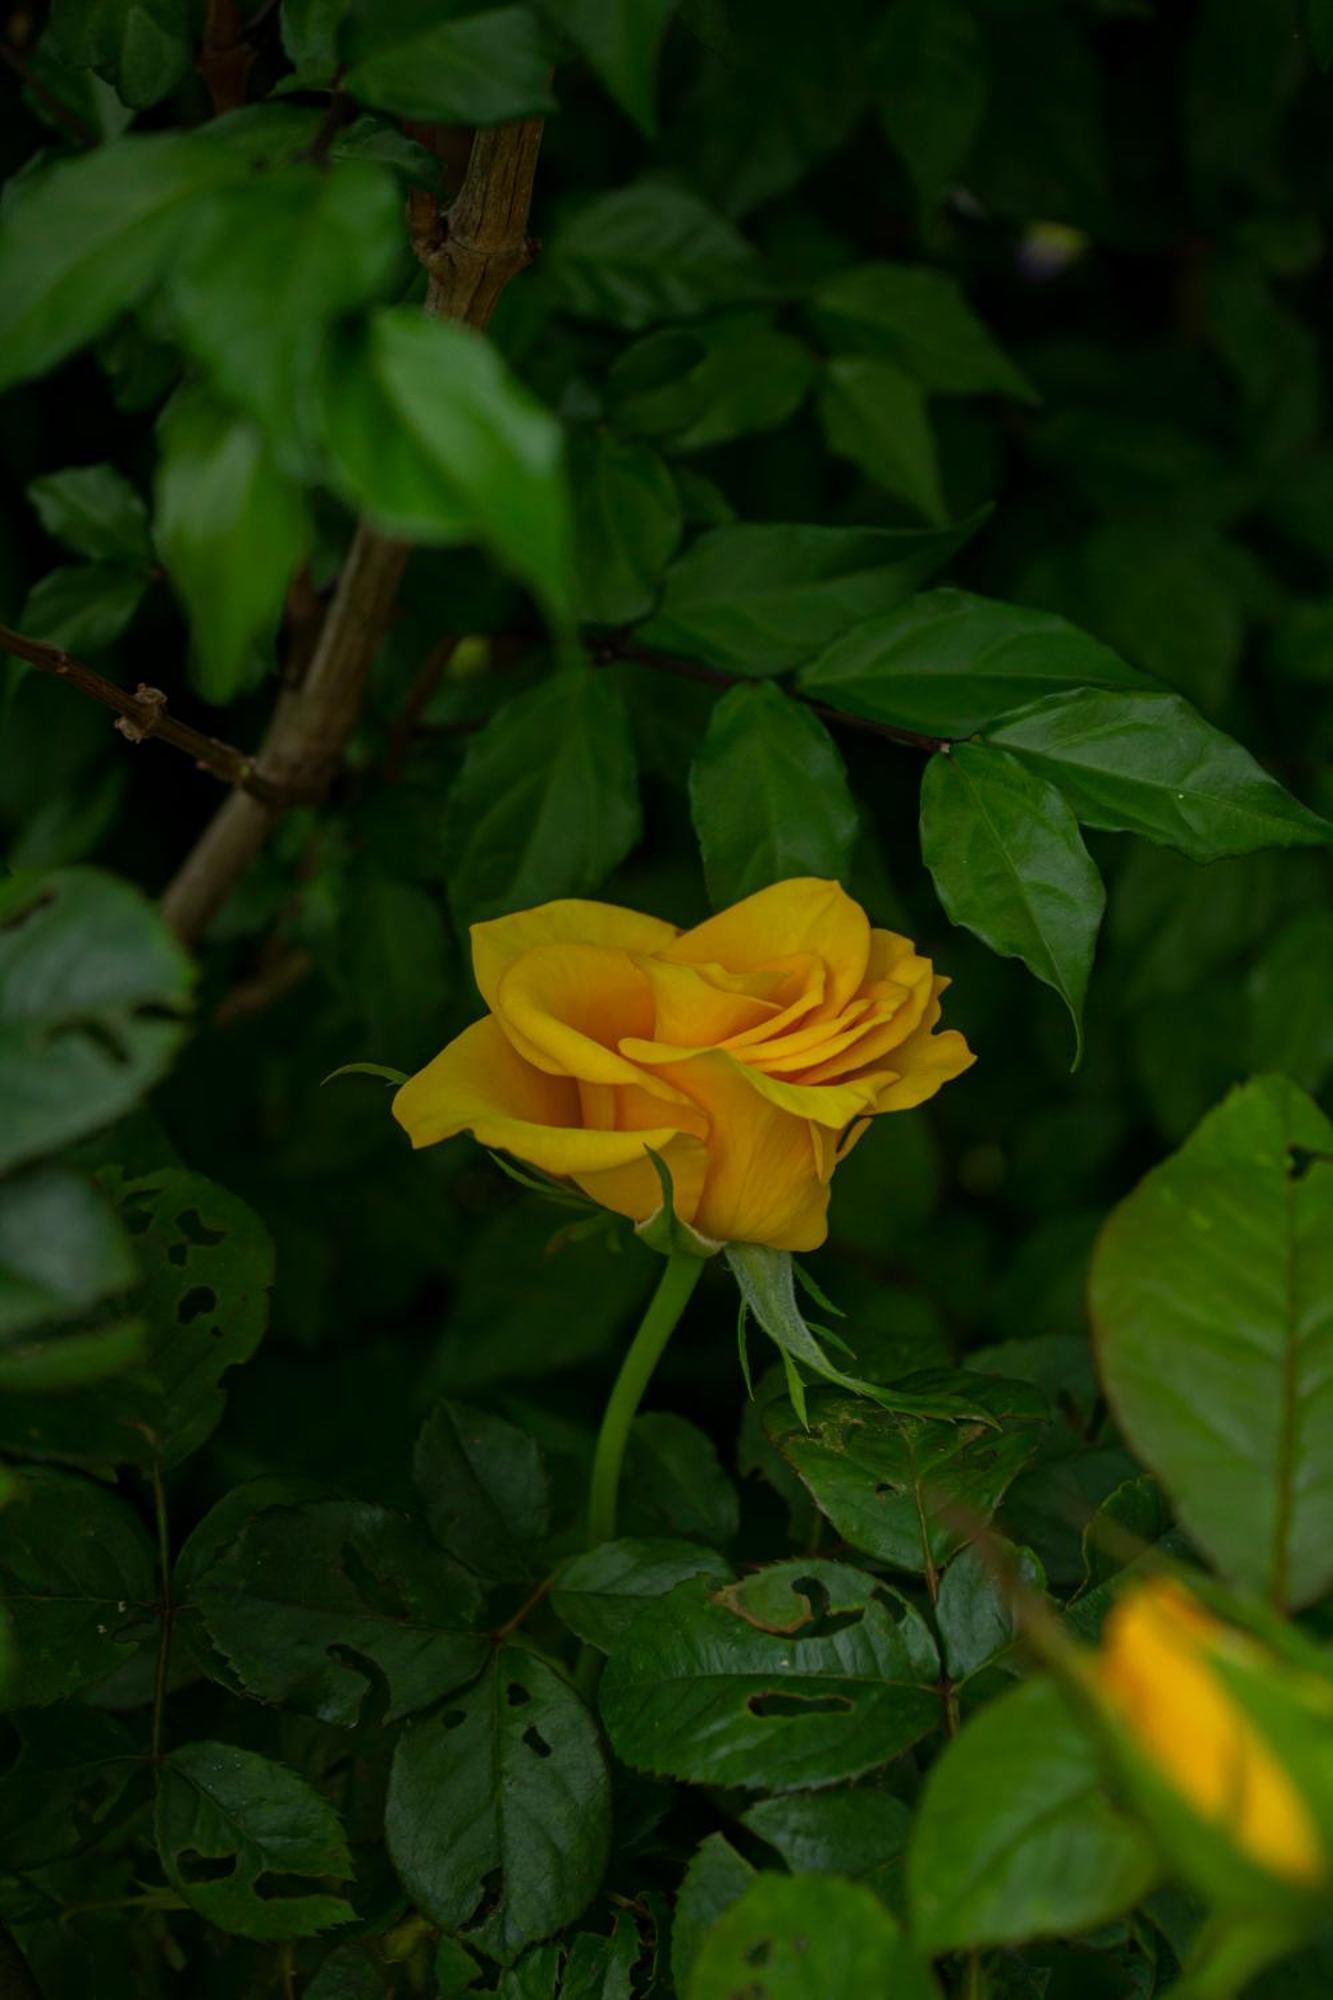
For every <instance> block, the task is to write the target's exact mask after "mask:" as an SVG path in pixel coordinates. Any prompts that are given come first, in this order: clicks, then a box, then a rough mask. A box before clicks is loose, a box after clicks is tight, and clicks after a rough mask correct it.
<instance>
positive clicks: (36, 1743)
mask: <svg viewBox="0 0 1333 2000" xmlns="http://www.w3.org/2000/svg"><path fill="white" fill-rule="evenodd" d="M11 1726H12V1728H13V1729H14V1731H15V1733H16V1735H17V1738H18V1749H17V1754H16V1755H15V1756H14V1757H13V1759H12V1761H11V1762H10V1763H9V1764H8V1765H7V1766H6V1769H5V1772H4V1775H3V1777H0V1866H3V1867H4V1868H6V1869H14V1870H17V1869H30V1868H39V1867H41V1866H42V1865H43V1864H44V1863H46V1862H51V1861H60V1860H63V1859H65V1858H66V1857H67V1856H72V1855H75V1854H77V1852H78V1850H79V1849H80V1848H81V1847H82V1846H83V1844H84V1842H85V1841H86V1840H87V1839H88V1837H89V1834H90V1833H93V1834H95V1832H96V1831H97V1830H98V1829H99V1828H100V1827H101V1826H102V1824H103V1823H104V1822H105V1820H106V1818H107V1816H108V1814H109V1813H110V1812H111V1810H112V1808H113V1807H114V1806H115V1804H116V1802H117V1800H118V1799H119V1797H120V1795H121V1794H122V1792H123V1791H124V1790H125V1787H126V1785H127V1784H128V1783H129V1781H130V1779H131V1777H132V1776H133V1775H134V1771H135V1767H136V1764H137V1763H138V1746H137V1744H136V1742H135V1738H134V1736H133V1735H132V1733H131V1732H130V1730H129V1729H127V1728H126V1726H125V1724H124V1723H123V1722H120V1721H118V1720H117V1719H116V1718H115V1717H114V1716H111V1715H104V1714H102V1713H100V1712H99V1711H98V1710H97V1709H95V1708H89V1707H87V1706H86V1705H85V1704H83V1703H81V1702H69V1703H66V1704H64V1705H62V1706H61V1707H59V1708H55V1709H40V1708H30V1709H26V1710H24V1711H23V1713H22V1714H20V1715H17V1716H15V1717H14V1718H13V1720H12V1724H11Z"/></svg>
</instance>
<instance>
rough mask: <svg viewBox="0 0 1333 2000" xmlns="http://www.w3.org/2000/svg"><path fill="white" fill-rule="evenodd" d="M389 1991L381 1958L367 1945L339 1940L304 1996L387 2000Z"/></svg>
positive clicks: (329, 1999) (307, 1998)
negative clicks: (340, 1942) (373, 1953)
mask: <svg viewBox="0 0 1333 2000" xmlns="http://www.w3.org/2000/svg"><path fill="white" fill-rule="evenodd" d="M387 1993H388V1988H387V1987H386V1986H385V1984H384V1972H383V1968H382V1967H381V1965H380V1962H379V1960H378V1958H372V1957H371V1956H370V1953H369V1952H368V1951H367V1949H366V1947H365V1946H364V1945H360V1944H340V1945H337V1946H335V1948H334V1949H333V1950H332V1951H331V1952H330V1953H329V1955H328V1957H327V1958H326V1959H325V1960H324V1963H323V1964H322V1965H321V1966H320V1968H319V1971H318V1972H317V1973H316V1974H315V1976H314V1978H313V1979H312V1980H311V1981H310V1984H309V1985H308V1986H307V1987H306V1989H305V1993H304V1995H303V2000H385V1996H386V1994H387Z"/></svg>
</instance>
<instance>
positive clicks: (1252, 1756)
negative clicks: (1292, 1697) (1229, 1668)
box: [1093, 1577, 1329, 1887]
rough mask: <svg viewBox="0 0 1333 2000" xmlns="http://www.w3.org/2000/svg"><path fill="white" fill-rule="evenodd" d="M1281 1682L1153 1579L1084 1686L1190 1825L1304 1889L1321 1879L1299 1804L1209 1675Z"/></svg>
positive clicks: (1166, 1583) (1121, 1610)
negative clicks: (1194, 1819)
mask: <svg viewBox="0 0 1333 2000" xmlns="http://www.w3.org/2000/svg"><path fill="white" fill-rule="evenodd" d="M1228 1660H1229V1661H1231V1662H1233V1663H1234V1664H1235V1665H1236V1666H1237V1667H1240V1668H1245V1667H1248V1668H1251V1669H1255V1668H1257V1669H1259V1670H1260V1671H1266V1672H1267V1673H1269V1674H1281V1673H1282V1669H1281V1667H1280V1664H1279V1663H1278V1662H1277V1661H1276V1660H1275V1659H1272V1658H1271V1657H1270V1656H1269V1655H1268V1654H1267V1653H1265V1652H1264V1651H1263V1650H1262V1649H1261V1648H1260V1647H1258V1646H1257V1645H1255V1643H1254V1641H1253V1640H1251V1639H1248V1638H1246V1637H1245V1635H1244V1634H1243V1633H1240V1632H1236V1631H1233V1630H1232V1629H1231V1628H1230V1627H1229V1626H1227V1625H1223V1624H1222V1623H1221V1622H1220V1621H1219V1620H1218V1619H1216V1618H1214V1617H1212V1616H1211V1615H1210V1613H1208V1612H1207V1611H1205V1610H1204V1609H1203V1607H1202V1605H1200V1604H1199V1603H1198V1602H1197V1600H1196V1599H1195V1598H1193V1597H1192V1596H1191V1595H1190V1594H1189V1592H1188V1591H1187V1590H1185V1589H1184V1588H1183V1587H1182V1586H1181V1585H1180V1584H1178V1583H1175V1582H1173V1581H1172V1580H1171V1579H1169V1578H1166V1577H1157V1578H1154V1579H1153V1580H1152V1581H1151V1582H1150V1583H1146V1584H1143V1585H1141V1586H1140V1587H1139V1588H1138V1589H1137V1590H1134V1591H1132V1592H1131V1593H1130V1594H1129V1595H1127V1596H1126V1597H1124V1598H1122V1599H1121V1601H1120V1603H1119V1604H1117V1605H1116V1607H1115V1609H1114V1610H1113V1611H1112V1612H1111V1614H1110V1616H1109V1617H1108V1619H1107V1621H1106V1625H1105V1628H1104V1630H1103V1634H1102V1649H1101V1652H1100V1654H1099V1655H1098V1658H1097V1661H1096V1665H1095V1667H1094V1669H1093V1677H1094V1681H1095V1684H1096V1686H1097V1688H1098V1690H1099V1692H1100V1694H1101V1695H1102V1697H1103V1699H1104V1700H1105V1701H1106V1702H1107V1704H1108V1706H1109V1707H1110V1709H1111V1712H1112V1714H1113V1715H1114V1716H1115V1717H1116V1719H1117V1720H1118V1721H1119V1722H1120V1724H1121V1725H1122V1726H1123V1727H1124V1728H1125V1730H1126V1731H1127V1733H1128V1735H1129V1737H1130V1739H1131V1741H1132V1742H1133V1743H1134V1744H1135V1746H1136V1748H1137V1749H1138V1751H1139V1753H1140V1755H1141V1756H1142V1757H1143V1758H1144V1759H1145V1760H1146V1762H1147V1763H1148V1764H1149V1766H1150V1767H1151V1768H1152V1769H1153V1771H1154V1772H1155V1773H1156V1775H1157V1776H1158V1777H1159V1778H1160V1779H1162V1780H1164V1781H1165V1782H1166V1783H1167V1784H1168V1785H1169V1786H1170V1787H1171V1788H1172V1789H1173V1790H1174V1791H1175V1792H1176V1793H1177V1794H1178V1795H1179V1796H1180V1797H1181V1798H1182V1799H1183V1800H1184V1801H1185V1803H1186V1804H1187V1805H1188V1806H1189V1807H1190V1808H1191V1809H1192V1810H1193V1811H1194V1812H1195V1813H1196V1814H1197V1815H1198V1817H1199V1818H1200V1819H1201V1820H1204V1821H1207V1822H1208V1823H1210V1824H1211V1825H1213V1826H1215V1827H1216V1828H1217V1830H1218V1831H1219V1832H1220V1833H1221V1834H1222V1835H1223V1836H1224V1837H1225V1838H1226V1839H1228V1840H1229V1841H1230V1842H1231V1843H1232V1844H1233V1845H1234V1846H1235V1847H1238V1848H1239V1849H1240V1850H1241V1851H1242V1853H1244V1854H1245V1855H1246V1856H1247V1857H1248V1858H1249V1859H1250V1860H1251V1861H1254V1862H1257V1863H1258V1865H1259V1866H1260V1867H1261V1868H1264V1869H1266V1870H1267V1871H1268V1873H1269V1874H1270V1875H1276V1876H1279V1877H1281V1878H1282V1879H1283V1880H1284V1881H1288V1882H1294V1883H1297V1884H1300V1885H1301V1886H1303V1887H1308V1886H1310V1885H1312V1884H1317V1883H1320V1882H1322V1881H1323V1880H1324V1879H1325V1878H1326V1877H1327V1875H1328V1872H1329V1861H1328V1857H1327V1855H1326V1854H1325V1851H1324V1844H1323V1841H1322V1840H1321V1838H1320V1835H1319V1831H1318V1828H1317V1827H1316V1825H1315V1821H1314V1818H1313V1815H1312V1814H1311V1811H1310V1808H1309V1806H1308V1805H1307V1804H1306V1802H1305V1799H1304V1798H1303V1797H1302V1795H1301V1793H1300V1792H1299V1791H1298V1790H1297V1788H1296V1785H1295V1784H1294V1783H1293V1781H1292V1779H1291V1778H1290V1777H1289V1776H1288V1773H1287V1771H1286V1769H1285V1767H1284V1766H1283V1765H1282V1763H1280V1762H1279V1760H1278V1758H1277V1757H1276V1755H1275V1754H1274V1752H1273V1750H1272V1749H1271V1748H1270V1747H1269V1745H1268V1743H1267V1742H1266V1741H1265V1739H1264V1737H1263V1736H1262V1735H1261V1734H1260V1732H1259V1730H1258V1728H1257V1727H1256V1726H1255V1724H1254V1723H1253V1722H1252V1721H1251V1719H1250V1717H1249V1715H1248V1714H1247V1713H1246V1711H1245V1710H1244V1709H1243V1708H1242V1707H1241V1705H1240V1702H1239V1701H1238V1700H1237V1698H1236V1696H1235V1695H1234V1694H1233V1693H1232V1691H1231V1689H1230V1688H1229V1687H1228V1686H1227V1684H1226V1681H1225V1679H1224V1678H1223V1676H1222V1674H1220V1673H1219V1671H1218V1665H1219V1663H1220V1662H1225V1661H1228Z"/></svg>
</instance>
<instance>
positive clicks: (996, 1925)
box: [908, 1680, 1157, 1953]
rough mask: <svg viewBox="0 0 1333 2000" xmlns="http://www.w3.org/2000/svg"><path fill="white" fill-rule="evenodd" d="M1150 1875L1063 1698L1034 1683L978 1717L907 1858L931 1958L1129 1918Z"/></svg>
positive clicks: (921, 1818)
mask: <svg viewBox="0 0 1333 2000" xmlns="http://www.w3.org/2000/svg"><path fill="white" fill-rule="evenodd" d="M1156 1873H1157V1863H1156V1859H1155V1856H1154V1853H1153V1850H1152V1846H1151V1844H1150V1842H1149V1840H1148V1838H1147V1836H1146V1835H1145V1834H1144V1833H1143V1832H1141V1831H1140V1829H1139V1828H1138V1827H1137V1826H1136V1825H1135V1824H1134V1822H1133V1821H1132V1820H1130V1819H1128V1818H1126V1816H1125V1815H1124V1814H1123V1813H1121V1812H1120V1811H1118V1810H1117V1808H1115V1807H1114V1806H1112V1805H1111V1803H1110V1801H1109V1800H1108V1799H1107V1797H1106V1795H1105V1793H1104V1791H1103V1789H1102V1784H1101V1768H1100V1763H1099V1760H1098V1757H1097V1753H1096V1750H1095V1748H1094V1746H1093V1744H1092V1743H1091V1742H1090V1741H1089V1739H1088V1737H1087V1735H1086V1733H1085V1731H1084V1730H1083V1729H1082V1728H1081V1727H1080V1726H1079V1724H1078V1723H1076V1722H1075V1720H1074V1717H1073V1716H1072V1714H1071V1713H1070V1711H1069V1707H1068V1704H1067V1702H1066V1700H1065V1698H1064V1696H1063V1695H1062V1694H1061V1693H1060V1692H1059V1691H1058V1690H1057V1688H1056V1687H1055V1686H1054V1684H1053V1683H1052V1682H1050V1681H1047V1680H1034V1681H1029V1682H1027V1683H1026V1684H1025V1685H1024V1686H1022V1687H1018V1688H1014V1689H1013V1690H1012V1691H1011V1692H1010V1693H1007V1694H1004V1695H1002V1696H1001V1697H1000V1698H999V1700H998V1701H993V1702H991V1703H989V1704H988V1705H987V1706H986V1707H985V1708H984V1709H983V1710H982V1711H981V1712H980V1713H979V1714H978V1715H976V1716H974V1717H973V1719H972V1720H971V1721H970V1722H968V1723H967V1724H966V1725H965V1726H964V1728H963V1731H962V1734H961V1735H960V1736H959V1737H958V1738H957V1739H956V1740H955V1741H954V1742H953V1743H951V1744H949V1745H948V1747H947V1748H946V1750H945V1752H944V1755H943V1756H942V1757H941V1758H940V1760H939V1762H938V1763H937V1764H936V1766H935V1768H934V1770H933V1771H932V1772H931V1774H930V1777H929V1778H928V1779H927V1781H926V1789H925V1793H924V1795H923V1797H922V1801H921V1806H920V1809H919V1811H918V1814H917V1820H916V1826H915V1828H914V1831H913V1835H912V1846H911V1851H910V1855H909V1858H908V1887H909V1893H910V1899H911V1906H912V1925H913V1934H914V1936H915V1937H916V1938H917V1940H918V1941H919V1943H920V1944H921V1946H922V1948H923V1949H924V1950H926V1951H929V1952H932V1953H936V1952H945V1951H962V1950H968V1949H971V1948H975V1947H978V1946H984V1945H1001V1944H1022V1943H1025V1942H1026V1941H1027V1940H1028V1939H1030V1938H1039V1937H1067V1936H1069V1935H1070V1934H1071V1933H1072V1932H1077V1931H1083V1930H1093V1929H1095V1928H1096V1927H1097V1926H1099V1925H1101V1924H1105V1923H1108V1922H1109V1921H1110V1920H1111V1919H1112V1918H1113V1917H1117V1916H1119V1915H1121V1913H1122V1912H1123V1911H1125V1910H1128V1909H1131V1908H1132V1907H1133V1905H1134V1904H1135V1903H1137V1902H1138V1901H1139V1900H1140V1898H1141V1897H1142V1896H1144V1895H1145V1894H1146V1893H1147V1892H1148V1890H1149V1889H1150V1888H1151V1887H1152V1886H1153V1882H1154V1879H1155V1877H1156Z"/></svg>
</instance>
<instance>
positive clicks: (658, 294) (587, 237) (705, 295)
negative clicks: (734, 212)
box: [545, 178, 764, 328]
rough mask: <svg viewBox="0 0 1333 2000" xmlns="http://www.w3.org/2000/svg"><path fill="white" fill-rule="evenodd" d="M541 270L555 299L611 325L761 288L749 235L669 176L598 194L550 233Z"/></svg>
mask: <svg viewBox="0 0 1333 2000" xmlns="http://www.w3.org/2000/svg"><path fill="white" fill-rule="evenodd" d="M545 275H546V277H547V279H548V281H549V283H550V285H551V287H552V290H553V292H554V295H555V298H556V300H557V301H558V303H559V304H560V305H561V306H563V307H564V309H565V310H566V311H567V312H571V313H578V314H580V315H581V316H582V317H584V318H587V319H602V320H609V321H610V322H611V323H612V324H613V325H614V326H623V327H630V328H634V327H641V326H651V325H652V324H653V323H654V321H656V320H660V319H683V318H686V317H688V316H689V315H690V314H691V313H699V312H707V311H709V310H710V309H711V308H712V307H715V306H726V305H735V304H737V303H739V302H742V301H744V300H747V299H753V298H757V297H759V296H760V295H761V294H762V292H763V290H764V285H763V280H762V278H761V277H760V274H759V262H758V259H757V257H756V256H755V253H754V250H753V249H752V248H751V246H750V244H748V243H747V242H746V241H745V238H744V237H743V236H741V235H740V234H739V233H738V232H737V231H736V230H735V229H733V227H732V225H731V224H730V223H729V222H728V221H727V220H726V219H725V217H723V216H721V215H719V214H718V212H717V210H716V209H714V208H710V207H709V205H708V203H707V202H706V201H704V200H702V199H701V197H700V196H699V195H697V194H694V193H692V192H691V191H690V190H689V189H688V188H686V187H683V186H681V185H680V184H679V183H677V182H675V181H670V180H659V179H655V178H654V179H648V180H641V181H633V182H631V183H630V185H629V186H628V187H623V188H615V189H613V190H611V191H610V192H608V193H605V194H599V195H595V196H594V197H593V198H592V200H590V201H587V202H585V203H584V204H583V206H582V207H581V208H578V209H576V210H574V211H573V212H572V213H571V214H570V216H569V217H568V219H567V220H565V221H563V222H562V223H561V224H560V226H559V228H557V229H556V230H555V232H554V233H553V235H552V238H551V242H550V246H549V250H548V254H547V258H546V270H545Z"/></svg>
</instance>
